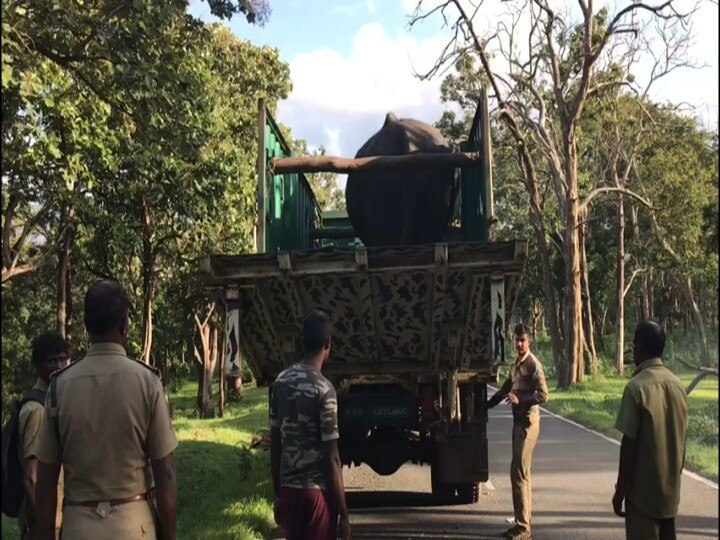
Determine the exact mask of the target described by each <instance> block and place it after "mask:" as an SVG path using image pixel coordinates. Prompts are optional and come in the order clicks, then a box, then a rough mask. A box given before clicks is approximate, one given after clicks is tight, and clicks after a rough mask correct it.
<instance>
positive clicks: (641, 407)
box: [612, 321, 688, 540]
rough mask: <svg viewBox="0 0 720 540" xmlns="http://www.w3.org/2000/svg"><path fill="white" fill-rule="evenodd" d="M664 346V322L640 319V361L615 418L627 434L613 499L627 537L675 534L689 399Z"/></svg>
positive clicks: (636, 354)
mask: <svg viewBox="0 0 720 540" xmlns="http://www.w3.org/2000/svg"><path fill="white" fill-rule="evenodd" d="M664 349H665V332H663V329H662V327H661V326H660V325H659V324H657V323H656V322H652V321H645V322H641V323H639V324H638V325H637V328H636V329H635V337H634V338H633V361H634V362H635V366H636V367H635V371H634V372H633V375H632V378H631V379H630V381H629V382H628V383H627V385H625V391H624V392H623V397H622V401H621V403H620V411H619V412H618V417H617V420H616V421H615V428H616V429H618V430H619V431H620V432H622V434H623V438H622V443H621V446H620V465H619V468H618V478H617V484H616V485H615V495H614V496H613V499H612V505H613V510H614V511H615V513H616V514H617V515H618V516H620V517H624V518H625V535H626V538H628V539H635V538H643V539H647V540H652V539H662V540H670V539H673V540H674V539H675V516H676V515H677V511H678V506H679V505H680V476H681V474H682V469H683V466H684V464H685V436H686V434H687V426H688V404H687V395H686V394H685V389H684V388H683V386H682V384H681V382H680V380H679V379H678V378H677V377H676V376H675V375H673V374H672V373H671V372H670V370H668V369H667V368H666V367H665V366H663V363H662V360H661V359H660V357H661V356H662V353H663V350H664ZM623 501H625V511H624V512H623V509H622V506H623Z"/></svg>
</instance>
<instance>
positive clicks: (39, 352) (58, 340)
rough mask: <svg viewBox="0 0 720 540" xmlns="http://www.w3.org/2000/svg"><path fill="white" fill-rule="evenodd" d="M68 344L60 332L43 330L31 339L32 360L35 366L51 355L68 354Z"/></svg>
mask: <svg viewBox="0 0 720 540" xmlns="http://www.w3.org/2000/svg"><path fill="white" fill-rule="evenodd" d="M68 349H69V348H68V344H67V341H65V338H64V337H62V334H61V333H60V332H57V331H55V330H50V331H49V332H43V333H42V334H40V335H39V336H37V337H36V338H35V339H33V340H32V361H33V364H35V365H36V366H37V365H38V364H41V363H42V362H44V361H45V360H47V359H48V358H50V357H51V356H56V355H58V354H64V355H66V356H67V354H68Z"/></svg>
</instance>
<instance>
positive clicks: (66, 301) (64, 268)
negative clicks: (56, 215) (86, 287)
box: [57, 206, 75, 343]
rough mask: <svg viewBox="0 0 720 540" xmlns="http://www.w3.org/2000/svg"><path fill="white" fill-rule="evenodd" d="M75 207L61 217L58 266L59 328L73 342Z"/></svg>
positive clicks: (71, 207) (67, 339)
mask: <svg viewBox="0 0 720 540" xmlns="http://www.w3.org/2000/svg"><path fill="white" fill-rule="evenodd" d="M74 219H75V208H74V207H73V206H70V207H69V208H68V209H67V211H64V212H63V213H62V215H61V218H60V231H61V234H60V239H59V240H60V241H59V247H60V253H59V256H58V268H57V330H58V332H60V334H61V335H62V336H63V337H64V338H65V340H66V341H67V342H68V343H70V342H71V338H72V335H71V330H72V279H71V269H72V261H71V257H72V248H73V243H74V240H75V229H74V223H73V221H74Z"/></svg>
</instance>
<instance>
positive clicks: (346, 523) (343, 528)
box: [338, 514, 350, 540]
mask: <svg viewBox="0 0 720 540" xmlns="http://www.w3.org/2000/svg"><path fill="white" fill-rule="evenodd" d="M338 529H339V530H338V533H339V537H340V539H341V540H350V518H349V517H348V515H347V514H345V515H344V516H340V523H339V525H338Z"/></svg>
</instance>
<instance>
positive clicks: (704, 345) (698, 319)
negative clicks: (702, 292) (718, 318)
mask: <svg viewBox="0 0 720 540" xmlns="http://www.w3.org/2000/svg"><path fill="white" fill-rule="evenodd" d="M683 295H684V296H685V301H686V302H687V305H688V309H689V310H690V315H691V316H692V318H693V322H694V323H695V327H696V328H697V331H698V338H699V339H698V341H699V347H700V362H701V363H702V365H703V366H704V367H711V366H712V362H711V360H710V348H709V346H708V338H707V332H706V330H705V318H704V317H703V314H702V312H701V311H700V308H699V307H698V305H697V302H695V296H694V295H693V290H692V281H691V279H690V277H687V278H685V279H684V280H683ZM685 321H687V316H686V317H685Z"/></svg>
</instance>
